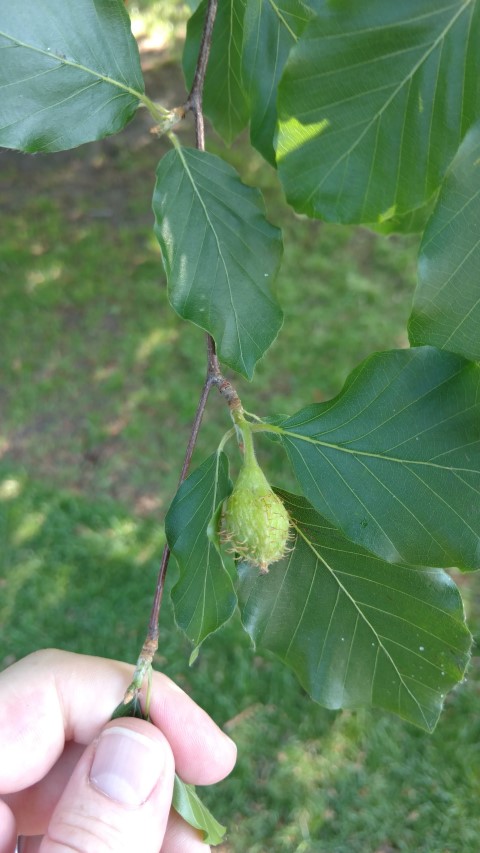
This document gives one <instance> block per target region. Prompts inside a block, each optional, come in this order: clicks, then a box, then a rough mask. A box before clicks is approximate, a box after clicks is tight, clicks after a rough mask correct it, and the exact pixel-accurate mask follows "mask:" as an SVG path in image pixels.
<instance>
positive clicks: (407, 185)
mask: <svg viewBox="0 0 480 853" xmlns="http://www.w3.org/2000/svg"><path fill="white" fill-rule="evenodd" d="M314 5H315V9H316V12H317V18H316V19H315V20H314V21H312V22H311V23H310V24H308V25H307V27H306V29H305V31H304V32H303V34H302V36H301V38H300V40H299V42H298V44H297V45H296V47H294V48H293V50H292V52H291V53H290V57H289V60H288V62H287V65H286V68H285V72H284V75H283V77H282V80H281V83H280V87H279V100H278V111H279V117H280V124H279V134H278V140H277V163H278V167H279V174H280V177H281V180H282V182H283V185H284V188H285V191H286V195H287V198H288V200H289V201H290V203H291V204H292V205H293V206H294V207H295V209H296V210H298V211H300V212H302V213H306V214H308V215H310V216H319V217H322V218H325V219H329V220H333V221H338V222H377V221H382V220H383V219H386V218H389V217H390V216H393V215H399V214H405V213H408V212H409V211H411V210H413V209H415V208H418V207H421V206H422V205H423V204H425V202H426V201H427V200H428V199H429V198H430V197H431V196H432V194H433V193H434V191H435V190H436V189H437V187H438V186H439V184H440V182H441V180H442V178H443V176H444V174H445V172H446V169H447V167H448V165H449V163H450V162H451V160H452V158H453V156H454V154H455V151H456V150H457V148H458V145H459V143H460V141H461V139H462V137H463V136H464V134H465V132H466V131H467V129H468V127H469V126H470V125H471V124H472V123H473V122H474V121H475V119H476V117H478V116H479V115H480V89H479V87H478V85H477V82H478V79H479V76H480V51H479V50H478V45H479V44H480V3H479V2H478V0H403V2H402V3H388V2H385V0H362V2H361V3H359V2H358V0H344V2H342V3H335V4H334V3H331V2H329V0H317V2H316V3H315V4H314Z"/></svg>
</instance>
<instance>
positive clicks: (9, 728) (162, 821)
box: [0, 650, 236, 853]
mask: <svg viewBox="0 0 480 853" xmlns="http://www.w3.org/2000/svg"><path fill="white" fill-rule="evenodd" d="M131 676H132V667H131V666H129V665H128V664H125V663H120V662H118V661H111V660H106V659H104V658H95V657H88V656H85V655H76V654H73V653H71V652H62V651H57V650H48V651H41V652H35V653H34V654H32V655H29V656H28V657H26V658H24V659H23V660H21V661H19V662H18V663H15V664H14V665H13V666H11V667H9V668H8V669H6V670H5V671H4V672H2V673H0V756H1V760H0V853H14V851H15V845H16V842H17V836H22V839H21V842H20V850H21V853H113V851H114V853H127V851H128V853H131V851H132V850H133V851H135V850H139V851H140V850H141V851H142V853H160V851H161V853H208V851H209V850H210V847H209V846H208V845H206V844H204V843H203V841H202V837H201V834H200V833H199V832H198V831H197V830H195V829H193V828H192V827H190V826H188V825H187V824H186V823H185V822H184V821H183V820H182V819H181V818H179V817H178V815H177V814H176V813H175V812H174V811H173V810H171V809H170V805H171V798H172V786H173V776H174V772H175V770H176V772H177V773H178V775H179V776H180V777H181V778H182V779H183V780H184V781H185V782H190V783H193V784H195V785H210V784H212V783H214V782H218V781H220V780H221V779H223V778H224V777H225V776H226V775H227V774H228V773H230V771H231V770H232V768H233V766H234V764H235V758H236V748H235V745H234V743H233V742H232V741H231V740H230V738H228V737H227V736H226V735H225V734H224V733H223V732H222V731H221V730H220V729H219V728H218V727H217V726H216V725H215V723H214V722H213V720H212V719H211V718H210V717H209V716H208V715H207V714H206V713H205V712H204V711H203V710H202V709H201V708H200V707H199V706H198V705H196V704H195V702H193V700H192V699H190V698H189V697H188V696H187V695H186V694H185V693H184V692H183V691H182V690H180V688H179V687H177V686H176V685H175V684H174V683H173V682H172V681H171V680H170V679H169V678H167V677H166V676H164V675H161V674H160V673H154V676H153V684H152V695H151V703H150V717H151V722H146V721H145V720H140V719H134V718H122V719H117V720H112V721H109V720H110V716H111V713H112V710H113V708H114V707H115V706H116V705H117V704H118V702H119V700H120V699H121V697H122V696H123V693H124V691H125V689H126V687H127V686H128V684H129V681H130V679H131Z"/></svg>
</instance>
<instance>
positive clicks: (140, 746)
mask: <svg viewBox="0 0 480 853" xmlns="http://www.w3.org/2000/svg"><path fill="white" fill-rule="evenodd" d="M164 766H165V753H164V750H163V747H162V745H161V744H160V743H159V742H158V741H154V740H150V738H147V737H145V736H144V735H142V734H139V733H138V732H135V731H132V729H127V728H122V727H121V726H112V728H109V729H105V731H104V732H102V734H101V735H100V740H99V741H98V744H97V749H96V752H95V757H94V759H93V764H92V769H91V770H90V782H91V783H92V785H94V787H95V788H97V790H98V791H101V793H102V794H105V795H106V796H107V797H109V798H110V799H111V800H116V801H117V803H121V804H122V805H125V806H140V805H141V804H142V803H144V802H145V800H148V797H149V796H150V794H151V793H152V791H153V789H154V787H155V785H156V784H157V782H158V780H159V778H160V776H161V774H162V771H163V768H164Z"/></svg>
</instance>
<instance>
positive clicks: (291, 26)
mask: <svg viewBox="0 0 480 853" xmlns="http://www.w3.org/2000/svg"><path fill="white" fill-rule="evenodd" d="M312 16H313V13H312V12H311V10H310V9H308V8H307V6H305V5H304V4H303V3H302V0H278V2H276V0H267V2H265V0H247V5H246V11H245V21H244V36H243V49H242V80H243V85H244V87H245V90H246V92H247V95H248V102H249V110H250V139H251V142H252V145H254V146H255V148H257V150H258V151H260V153H261V154H262V155H263V157H265V159H266V160H268V161H269V162H270V163H271V164H272V165H274V164H275V151H274V147H273V139H274V135H275V130H276V123H277V105H276V101H277V86H278V82H279V80H280V77H281V75H282V72H283V68H284V66H285V63H286V61H287V58H288V54H289V52H290V49H291V47H292V45H294V44H296V42H297V39H298V37H299V35H300V34H301V32H302V31H303V29H304V28H305V25H306V24H307V22H308V21H309V20H310V18H312Z"/></svg>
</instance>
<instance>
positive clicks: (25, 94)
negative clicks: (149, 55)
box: [0, 0, 144, 152]
mask: <svg viewBox="0 0 480 853" xmlns="http://www.w3.org/2000/svg"><path fill="white" fill-rule="evenodd" d="M0 57H1V59H0V145H3V146H4V147H6V148H16V149H19V150H21V151H27V152H33V151H41V152H48V151H61V150H66V149H68V148H74V147H75V146H77V145H82V144H83V143H84V142H90V141H92V140H94V139H101V138H102V137H104V136H107V135H109V134H112V133H117V132H118V131H119V130H121V129H122V127H124V125H125V124H126V123H127V122H128V121H129V120H130V119H131V118H132V116H133V115H134V113H135V111H136V109H137V107H138V104H139V97H140V96H141V95H142V94H143V91H144V83H143V77H142V72H141V69H140V58H139V53H138V47H137V43H136V41H135V39H134V37H133V36H132V33H131V30H130V19H129V17H128V15H127V12H126V11H125V8H124V5H123V3H120V2H119V0H75V2H73V0H44V2H42V3H38V2H34V0H15V2H14V3H6V2H4V3H1V4H0Z"/></svg>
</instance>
